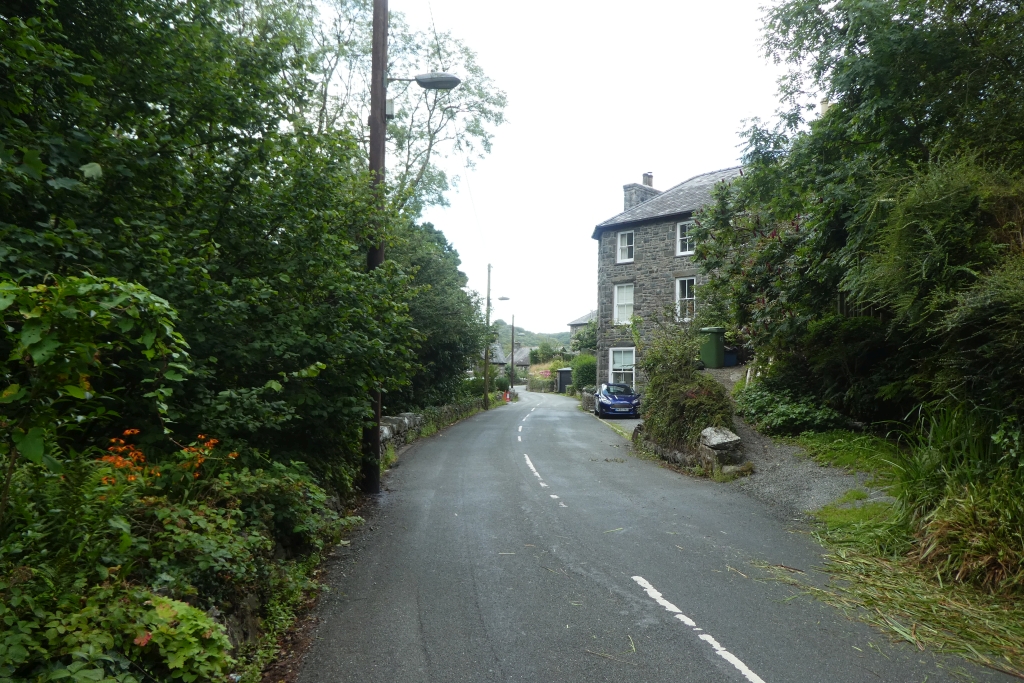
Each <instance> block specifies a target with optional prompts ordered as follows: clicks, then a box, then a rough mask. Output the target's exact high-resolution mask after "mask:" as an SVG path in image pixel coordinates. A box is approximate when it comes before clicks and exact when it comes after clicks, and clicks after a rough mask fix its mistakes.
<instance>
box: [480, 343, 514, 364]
mask: <svg viewBox="0 0 1024 683" xmlns="http://www.w3.org/2000/svg"><path fill="white" fill-rule="evenodd" d="M480 357H481V358H483V357H484V352H483V351H481V352H480ZM506 363H508V359H507V358H506V357H505V351H504V350H503V349H502V348H501V343H500V342H494V343H493V344H491V365H505V364H506Z"/></svg>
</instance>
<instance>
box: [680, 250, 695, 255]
mask: <svg viewBox="0 0 1024 683" xmlns="http://www.w3.org/2000/svg"><path fill="white" fill-rule="evenodd" d="M696 253H697V252H695V251H682V252H679V251H677V252H676V256H693V255H694V254H696Z"/></svg>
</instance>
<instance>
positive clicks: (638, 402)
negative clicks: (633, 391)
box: [633, 398, 640, 406]
mask: <svg viewBox="0 0 1024 683" xmlns="http://www.w3.org/2000/svg"><path fill="white" fill-rule="evenodd" d="M633 405H635V406H638V405H640V399H638V398H634V399H633Z"/></svg>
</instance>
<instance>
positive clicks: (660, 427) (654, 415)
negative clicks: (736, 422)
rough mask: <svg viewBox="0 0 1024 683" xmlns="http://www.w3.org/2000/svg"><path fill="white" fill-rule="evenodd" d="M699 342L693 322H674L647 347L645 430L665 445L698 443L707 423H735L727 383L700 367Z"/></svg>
mask: <svg viewBox="0 0 1024 683" xmlns="http://www.w3.org/2000/svg"><path fill="white" fill-rule="evenodd" d="M699 344H700V342H699V340H698V339H697V338H695V337H694V335H693V334H692V332H691V331H690V329H689V328H688V327H685V326H671V327H661V328H658V329H657V330H656V331H655V333H654V335H653V337H652V340H651V342H650V343H649V345H648V346H646V347H645V348H643V349H642V353H641V356H640V362H639V363H638V365H639V367H640V369H641V370H642V371H643V372H644V374H646V375H647V385H646V386H645V387H644V393H643V402H642V404H641V409H642V412H643V418H644V435H645V436H646V437H647V438H649V439H651V440H652V441H654V442H655V443H657V444H659V445H661V446H664V447H668V448H693V447H695V446H696V445H697V443H698V440H699V439H700V433H701V431H702V430H704V429H705V428H706V427H729V426H731V424H732V401H731V400H730V399H729V396H728V394H727V393H726V391H725V388H724V387H723V386H722V385H721V384H719V383H718V382H717V381H715V379H714V378H713V377H711V376H710V375H707V374H705V373H703V372H701V371H699V370H698V369H697V363H696V357H697V349H698V347H699Z"/></svg>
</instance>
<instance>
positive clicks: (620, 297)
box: [615, 284, 633, 325]
mask: <svg viewBox="0 0 1024 683" xmlns="http://www.w3.org/2000/svg"><path fill="white" fill-rule="evenodd" d="M632 317H633V285H632V284H628V285H615V324H616V325H627V324H629V321H630V318H632Z"/></svg>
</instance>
